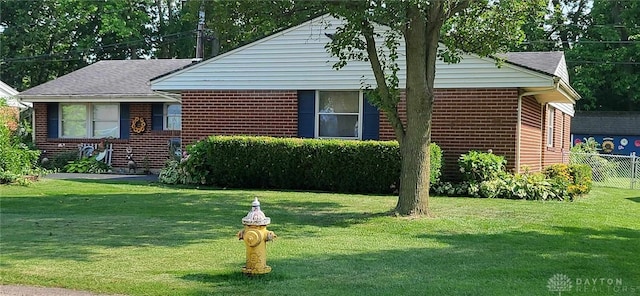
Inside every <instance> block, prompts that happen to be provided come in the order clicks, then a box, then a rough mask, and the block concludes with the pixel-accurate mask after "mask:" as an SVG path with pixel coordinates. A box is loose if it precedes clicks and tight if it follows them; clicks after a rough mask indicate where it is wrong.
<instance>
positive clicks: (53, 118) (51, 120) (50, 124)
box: [47, 103, 60, 139]
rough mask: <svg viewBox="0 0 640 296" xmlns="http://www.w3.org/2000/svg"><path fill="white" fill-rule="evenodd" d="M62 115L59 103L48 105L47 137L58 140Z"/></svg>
mask: <svg viewBox="0 0 640 296" xmlns="http://www.w3.org/2000/svg"><path fill="white" fill-rule="evenodd" d="M59 120H60V113H59V112H58V103H48V104H47V137H48V138H50V139H55V138H58V127H59Z"/></svg>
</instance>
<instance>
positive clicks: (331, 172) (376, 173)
mask: <svg viewBox="0 0 640 296" xmlns="http://www.w3.org/2000/svg"><path fill="white" fill-rule="evenodd" d="M432 147H437V145H435V144H432ZM187 152H188V157H186V158H185V159H184V160H183V162H182V163H181V166H182V168H183V169H184V171H185V175H186V179H187V180H190V182H189V181H187V182H189V183H198V184H206V185H213V186H219V187H236V188H238V187H240V188H279V189H299V190H322V191H333V192H357V193H392V192H393V191H394V189H396V188H397V186H398V183H399V182H398V181H399V178H400V166H401V162H400V150H399V146H398V143H397V142H395V141H345V140H324V139H297V138H272V137H249V136H211V137H209V138H207V139H205V140H203V141H199V142H197V143H195V144H194V145H191V146H189V147H188V148H187ZM431 155H432V157H433V160H432V161H431V167H432V172H431V178H432V179H431V181H432V182H434V183H436V182H438V179H439V176H440V167H441V166H442V161H441V159H442V152H441V151H440V149H439V147H438V148H432V151H431ZM171 169H173V170H175V168H171Z"/></svg>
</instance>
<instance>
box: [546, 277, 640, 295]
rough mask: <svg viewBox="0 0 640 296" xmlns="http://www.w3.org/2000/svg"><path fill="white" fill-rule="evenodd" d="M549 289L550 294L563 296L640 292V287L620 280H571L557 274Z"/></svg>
mask: <svg viewBox="0 0 640 296" xmlns="http://www.w3.org/2000/svg"><path fill="white" fill-rule="evenodd" d="M547 288H548V289H549V291H550V292H558V295H559V296H561V295H562V292H571V291H575V292H581V293H594V294H600V295H602V294H606V295H611V294H618V293H619V294H620V295H628V294H629V293H631V294H634V295H635V293H637V292H640V286H637V285H636V286H633V285H626V284H624V283H623V282H622V279H620V278H598V277H595V278H594V277H589V278H587V277H579V278H576V279H575V280H574V279H571V278H570V277H568V276H567V275H565V274H561V273H557V274H554V275H553V276H552V277H550V278H549V280H548V281H547Z"/></svg>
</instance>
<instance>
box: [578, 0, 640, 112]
mask: <svg viewBox="0 0 640 296" xmlns="http://www.w3.org/2000/svg"><path fill="white" fill-rule="evenodd" d="M639 16H640V2H638V1H594V4H593V9H592V10H591V13H590V15H589V18H588V26H587V28H586V31H585V32H584V34H583V35H582V36H581V38H580V39H579V40H578V42H577V43H576V45H575V47H573V48H572V49H571V50H570V51H568V52H567V58H568V59H569V63H570V65H571V66H572V67H571V68H572V70H573V85H574V87H575V88H576V90H577V91H578V92H579V93H580V94H581V95H582V97H583V98H582V99H581V100H580V101H578V108H579V109H583V110H608V111H625V110H626V111H640V24H639V23H640V17H639Z"/></svg>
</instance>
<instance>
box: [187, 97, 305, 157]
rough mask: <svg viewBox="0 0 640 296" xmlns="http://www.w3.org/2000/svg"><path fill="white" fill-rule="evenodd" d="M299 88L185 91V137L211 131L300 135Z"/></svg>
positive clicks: (194, 137) (198, 136) (190, 139)
mask: <svg viewBox="0 0 640 296" xmlns="http://www.w3.org/2000/svg"><path fill="white" fill-rule="evenodd" d="M297 97H298V93H297V91H268V90H265V91H253V90H249V91H235V90H230V91H186V92H183V93H182V114H183V117H182V129H183V131H184V132H183V134H182V139H183V145H184V144H191V143H193V142H195V141H197V140H200V139H202V138H205V137H207V136H210V135H238V134H242V135H262V136H275V137H296V136H297V135H298V99H297Z"/></svg>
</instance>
